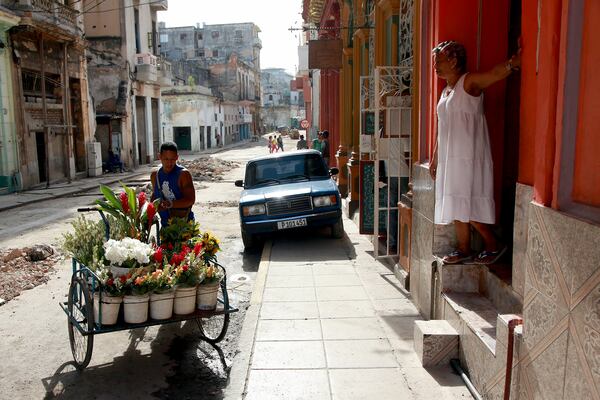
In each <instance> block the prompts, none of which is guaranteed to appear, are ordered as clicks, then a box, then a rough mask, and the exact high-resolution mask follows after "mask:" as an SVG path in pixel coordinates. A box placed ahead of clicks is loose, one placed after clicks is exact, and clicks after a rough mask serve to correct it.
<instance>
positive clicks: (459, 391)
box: [402, 365, 472, 400]
mask: <svg viewBox="0 0 600 400" xmlns="http://www.w3.org/2000/svg"><path fill="white" fill-rule="evenodd" d="M402 372H403V373H404V376H405V377H406V381H407V383H408V385H409V386H410V388H411V389H412V391H413V395H414V397H413V398H414V399H415V400H431V399H436V400H456V399H465V398H466V399H470V398H472V396H471V395H470V393H469V391H468V390H467V388H466V386H465V384H464V383H463V382H462V380H461V378H460V376H459V375H457V374H455V373H453V372H452V367H450V365H444V366H441V365H440V366H437V367H429V368H423V367H418V368H402Z"/></svg>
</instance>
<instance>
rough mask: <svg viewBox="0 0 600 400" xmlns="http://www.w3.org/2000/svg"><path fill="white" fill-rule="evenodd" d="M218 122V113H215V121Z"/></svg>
mask: <svg viewBox="0 0 600 400" xmlns="http://www.w3.org/2000/svg"><path fill="white" fill-rule="evenodd" d="M216 120H217V113H215V121H216Z"/></svg>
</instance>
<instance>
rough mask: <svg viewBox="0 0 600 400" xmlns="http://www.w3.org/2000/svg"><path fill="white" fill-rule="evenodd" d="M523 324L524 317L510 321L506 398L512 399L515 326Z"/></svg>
mask: <svg viewBox="0 0 600 400" xmlns="http://www.w3.org/2000/svg"><path fill="white" fill-rule="evenodd" d="M522 324H523V319H521V318H514V319H511V320H510V321H509V322H508V341H507V343H508V349H507V351H506V380H505V381H504V400H510V384H511V381H512V367H513V366H512V365H513V347H514V340H515V328H516V327H517V326H519V325H522Z"/></svg>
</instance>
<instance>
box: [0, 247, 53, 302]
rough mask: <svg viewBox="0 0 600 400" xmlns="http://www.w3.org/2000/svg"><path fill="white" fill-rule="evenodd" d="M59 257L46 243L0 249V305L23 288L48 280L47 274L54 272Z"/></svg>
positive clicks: (31, 287)
mask: <svg viewBox="0 0 600 400" xmlns="http://www.w3.org/2000/svg"><path fill="white" fill-rule="evenodd" d="M61 258H62V256H61V255H60V254H58V253H57V252H56V251H55V250H54V249H52V248H51V247H50V246H46V245H41V246H34V247H31V248H29V247H25V248H22V249H0V305H2V304H4V303H5V302H7V301H9V300H11V299H13V298H15V297H17V296H18V295H19V294H21V292H22V291H23V290H29V289H33V288H34V287H36V286H38V285H41V284H43V283H46V282H48V279H50V277H49V274H50V273H52V272H54V267H55V265H56V263H57V262H58V261H59V260H60V259H61ZM33 260H38V261H33Z"/></svg>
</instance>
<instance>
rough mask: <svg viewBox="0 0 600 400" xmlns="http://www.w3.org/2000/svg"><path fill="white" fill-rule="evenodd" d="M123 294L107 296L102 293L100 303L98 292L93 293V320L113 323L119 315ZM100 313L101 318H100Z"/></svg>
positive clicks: (108, 323)
mask: <svg viewBox="0 0 600 400" xmlns="http://www.w3.org/2000/svg"><path fill="white" fill-rule="evenodd" d="M122 301H123V296H109V295H107V294H106V293H102V303H100V293H98V292H96V293H94V321H96V322H98V323H100V324H102V325H114V324H116V323H117V318H118V317H119V308H121V302H122ZM100 314H102V320H100Z"/></svg>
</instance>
